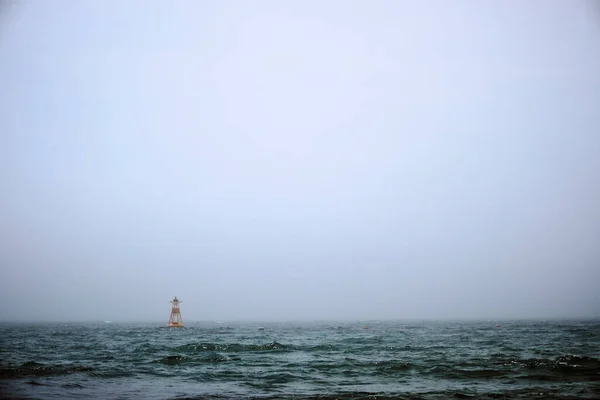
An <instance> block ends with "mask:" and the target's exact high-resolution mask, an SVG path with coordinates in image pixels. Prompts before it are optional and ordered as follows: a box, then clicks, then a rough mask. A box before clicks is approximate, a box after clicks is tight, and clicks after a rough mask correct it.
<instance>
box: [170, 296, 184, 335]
mask: <svg viewBox="0 0 600 400" xmlns="http://www.w3.org/2000/svg"><path fill="white" fill-rule="evenodd" d="M170 302H171V304H173V307H171V316H170V317H169V326H170V327H172V328H183V320H182V319H181V311H180V310H179V303H183V302H182V301H179V300H178V299H177V296H175V298H174V299H173V300H171V301H170Z"/></svg>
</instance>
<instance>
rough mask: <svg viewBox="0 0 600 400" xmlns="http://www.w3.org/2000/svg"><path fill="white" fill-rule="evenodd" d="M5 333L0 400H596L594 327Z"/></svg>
mask: <svg viewBox="0 0 600 400" xmlns="http://www.w3.org/2000/svg"><path fill="white" fill-rule="evenodd" d="M258 327H259V325H258V324H227V323H223V324H218V323H214V324H210V323H187V326H186V327H185V328H179V329H178V328H165V327H162V326H160V325H159V324H137V325H126V324H109V323H101V324H79V325H78V324H37V325H35V324H31V325H24V324H22V325H17V324H4V325H1V326H0V360H1V361H0V397H3V398H41V399H65V398H77V399H79V398H86V397H87V398H102V399H185V398H189V399H200V398H219V399H238V398H239V399H241V398H261V399H264V398H267V399H281V398H293V399H307V398H312V399H317V398H318V399H332V400H333V399H336V398H337V399H375V398H379V399H381V398H395V399H446V398H478V399H479V398H483V399H486V398H494V399H496V398H507V399H512V398H528V399H541V398H555V399H556V398H558V399H585V398H589V399H592V398H600V322H599V321H580V322H510V323H509V322H503V323H501V326H499V327H498V326H496V323H495V322H477V323H475V322H468V323H466V322H443V323H442V322H439V323H436V322H423V323H407V322H381V323H376V322H373V323H369V329H364V324H363V323H306V324H302V323H295V324H264V327H265V329H264V330H259V329H258Z"/></svg>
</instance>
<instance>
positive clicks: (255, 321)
mask: <svg viewBox="0 0 600 400" xmlns="http://www.w3.org/2000/svg"><path fill="white" fill-rule="evenodd" d="M561 321H572V322H584V321H600V316H588V317H585V316H582V317H550V318H543V317H522V318H510V317H506V318H399V319H348V320H342V319H315V320H310V319H288V320H269V319H248V320H243V319H240V320H223V321H220V320H202V319H199V320H196V319H190V320H185V319H184V321H183V322H184V324H213V325H227V324H296V323H310V324H318V323H341V324H364V323H375V324H377V323H381V324H385V323H421V322H457V323H460V322H479V323H486V322H489V323H496V322H561ZM167 322H168V318H167V319H166V320H165V321H151V320H131V321H124V320H81V321H68V320H20V321H13V320H0V324H13V323H14V324H21V323H23V324H46V323H48V324H164V325H165V326H166V325H167ZM173 329H175V328H173Z"/></svg>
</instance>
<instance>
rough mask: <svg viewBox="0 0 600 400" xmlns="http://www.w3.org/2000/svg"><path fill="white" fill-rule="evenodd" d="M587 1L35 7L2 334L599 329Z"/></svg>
mask: <svg viewBox="0 0 600 400" xmlns="http://www.w3.org/2000/svg"><path fill="white" fill-rule="evenodd" d="M599 15H600V14H598V15H596V14H594V13H593V12H592V11H591V8H590V7H589V3H587V2H581V1H570V0H564V1H517V0H514V1H507V0H502V1H485V2H483V1H468V0H464V1H450V0H448V1H446V0H440V1H427V2H421V1H413V2H411V1H392V0H390V1H375V0H370V1H342V0H340V1H333V0H329V1H275V0H273V1H259V0H257V1H252V2H249V1H248V2H245V1H222V0H218V1H189V2H187V1H175V2H159V1H146V0H140V1H135V0H128V1H81V2H79V1H54V2H49V1H29V2H20V3H18V4H17V5H15V6H13V7H12V8H11V9H10V10H9V11H8V12H6V11H5V15H4V16H3V18H2V19H0V22H1V23H2V26H0V185H1V186H0V268H1V274H2V279H1V281H0V320H23V321H25V320H27V321H36V320H40V321H41V320H56V321H79V320H81V321H83V320H112V321H127V320H135V321H163V320H164V322H165V323H166V321H167V320H168V314H169V311H170V308H169V307H170V304H169V303H168V301H169V300H170V299H171V298H172V297H173V296H175V295H176V296H178V297H179V298H180V299H181V300H183V303H182V305H181V310H182V315H183V318H184V321H192V320H218V321H234V320H242V319H260V320H288V319H308V320H315V319H405V318H417V319H431V318H552V317H560V318H562V317H599V316H600V290H599V283H600V264H599V262H600V25H599V24H600V19H598V18H597V17H598V16H599Z"/></svg>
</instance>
